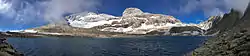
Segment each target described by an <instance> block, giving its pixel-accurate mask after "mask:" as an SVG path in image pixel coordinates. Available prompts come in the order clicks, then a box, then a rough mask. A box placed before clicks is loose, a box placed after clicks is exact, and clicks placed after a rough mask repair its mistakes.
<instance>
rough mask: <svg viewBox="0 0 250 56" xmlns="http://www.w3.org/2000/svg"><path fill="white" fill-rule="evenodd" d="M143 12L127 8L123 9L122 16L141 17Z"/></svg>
mask: <svg viewBox="0 0 250 56" xmlns="http://www.w3.org/2000/svg"><path fill="white" fill-rule="evenodd" d="M142 14H143V12H142V11H141V10H140V9H138V8H127V9H125V11H124V12H123V14H122V16H123V17H125V16H136V15H142Z"/></svg>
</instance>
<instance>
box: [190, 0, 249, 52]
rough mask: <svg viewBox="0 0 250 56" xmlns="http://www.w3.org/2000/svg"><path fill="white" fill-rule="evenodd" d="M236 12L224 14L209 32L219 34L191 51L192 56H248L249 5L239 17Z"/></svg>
mask: <svg viewBox="0 0 250 56" xmlns="http://www.w3.org/2000/svg"><path fill="white" fill-rule="evenodd" d="M241 16H242V15H240V14H239V13H238V12H237V11H234V10H232V11H231V13H229V14H225V15H224V17H223V18H222V19H221V20H220V21H219V22H218V23H216V24H215V26H214V27H212V28H211V30H216V31H218V30H220V33H219V34H218V35H217V36H214V37H213V38H210V39H208V40H207V42H206V43H204V45H203V46H201V47H200V48H197V49H196V50H194V51H193V53H192V56H249V55H250V24H249V22H250V5H249V6H248V8H247V10H246V12H245V14H244V15H243V16H242V17H241Z"/></svg>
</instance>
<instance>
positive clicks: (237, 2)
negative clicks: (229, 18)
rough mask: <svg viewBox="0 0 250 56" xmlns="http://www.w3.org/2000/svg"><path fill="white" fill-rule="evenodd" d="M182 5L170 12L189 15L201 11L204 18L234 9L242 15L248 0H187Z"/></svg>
mask: <svg viewBox="0 0 250 56" xmlns="http://www.w3.org/2000/svg"><path fill="white" fill-rule="evenodd" d="M184 3H185V4H184V5H181V6H180V7H179V8H178V9H177V10H176V9H173V10H172V12H173V13H175V14H190V13H192V12H195V11H203V12H204V15H205V16H215V15H219V14H223V13H227V12H228V11H230V9H235V10H238V11H240V12H241V13H244V11H245V9H246V7H247V5H248V3H249V0H188V1H187V2H184Z"/></svg>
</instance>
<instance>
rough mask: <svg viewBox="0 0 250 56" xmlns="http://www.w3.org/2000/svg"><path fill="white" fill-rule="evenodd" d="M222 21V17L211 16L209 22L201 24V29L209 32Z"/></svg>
mask: <svg viewBox="0 0 250 56" xmlns="http://www.w3.org/2000/svg"><path fill="white" fill-rule="evenodd" d="M220 20H221V17H220V16H211V17H209V19H208V20H207V21H204V22H201V23H200V24H199V27H200V28H201V29H204V30H209V29H210V28H212V27H213V26H215V25H216V24H217V23H216V22H218V21H220Z"/></svg>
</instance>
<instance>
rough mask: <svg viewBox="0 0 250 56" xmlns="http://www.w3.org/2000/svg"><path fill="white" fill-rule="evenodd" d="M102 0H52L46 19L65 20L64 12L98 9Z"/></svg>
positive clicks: (52, 21) (58, 21)
mask: <svg viewBox="0 0 250 56" xmlns="http://www.w3.org/2000/svg"><path fill="white" fill-rule="evenodd" d="M99 5H100V0H51V1H49V2H48V7H47V8H46V11H45V19H46V20H48V21H49V22H51V23H61V22H64V20H63V19H64V17H63V14H66V13H78V12H83V11H87V10H92V11H93V10H97V8H96V7H97V6H99Z"/></svg>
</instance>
